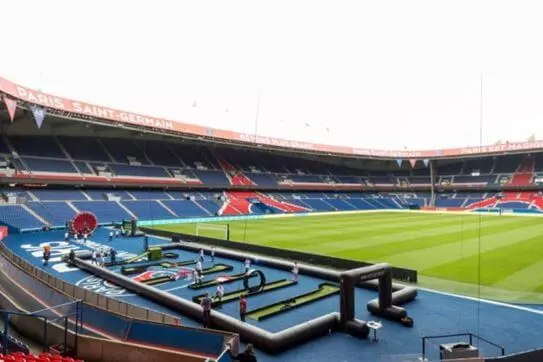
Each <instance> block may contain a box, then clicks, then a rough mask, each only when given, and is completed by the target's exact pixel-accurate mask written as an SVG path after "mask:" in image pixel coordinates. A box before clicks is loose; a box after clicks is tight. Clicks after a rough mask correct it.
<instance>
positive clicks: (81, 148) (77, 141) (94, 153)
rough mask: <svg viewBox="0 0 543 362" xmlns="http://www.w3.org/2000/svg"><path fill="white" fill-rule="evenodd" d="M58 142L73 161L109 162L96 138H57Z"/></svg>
mask: <svg viewBox="0 0 543 362" xmlns="http://www.w3.org/2000/svg"><path fill="white" fill-rule="evenodd" d="M58 141H59V142H60V144H61V145H62V146H63V147H64V149H65V150H66V152H68V153H69V154H70V156H72V158H74V159H77V160H84V161H104V162H111V159H110V158H109V156H108V155H107V153H106V151H105V150H104V149H103V147H102V145H101V144H100V142H98V140H97V139H96V138H92V137H58Z"/></svg>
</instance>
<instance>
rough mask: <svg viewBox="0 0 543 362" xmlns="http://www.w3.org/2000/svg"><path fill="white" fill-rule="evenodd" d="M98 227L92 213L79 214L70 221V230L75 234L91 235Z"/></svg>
mask: <svg viewBox="0 0 543 362" xmlns="http://www.w3.org/2000/svg"><path fill="white" fill-rule="evenodd" d="M97 226H98V219H97V218H96V216H95V215H94V214H93V213H92V212H86V211H84V212H80V213H79V214H77V215H75V216H74V218H73V219H72V230H73V232H74V233H75V234H79V235H82V234H87V235H88V234H92V233H93V232H94V230H96V227H97Z"/></svg>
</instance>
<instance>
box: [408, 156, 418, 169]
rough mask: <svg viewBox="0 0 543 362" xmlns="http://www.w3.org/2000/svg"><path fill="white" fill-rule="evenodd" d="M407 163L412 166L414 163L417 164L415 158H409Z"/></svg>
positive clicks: (413, 166)
mask: <svg viewBox="0 0 543 362" xmlns="http://www.w3.org/2000/svg"><path fill="white" fill-rule="evenodd" d="M409 164H410V165H411V167H412V168H415V165H416V164H417V160H415V159H414V158H412V159H410V160H409Z"/></svg>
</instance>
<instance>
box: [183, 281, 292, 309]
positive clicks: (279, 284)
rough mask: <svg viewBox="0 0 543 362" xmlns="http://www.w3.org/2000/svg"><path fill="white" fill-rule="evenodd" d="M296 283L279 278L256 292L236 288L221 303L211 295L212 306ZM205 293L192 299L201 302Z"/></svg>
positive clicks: (224, 296)
mask: <svg viewBox="0 0 543 362" xmlns="http://www.w3.org/2000/svg"><path fill="white" fill-rule="evenodd" d="M295 284H298V282H296V281H293V280H287V279H281V280H277V281H275V282H271V283H266V284H265V285H264V288H262V289H261V290H259V291H256V292H252V293H249V292H248V291H247V289H245V288H243V289H238V290H234V291H232V292H229V293H225V294H224V295H223V297H222V299H221V302H220V303H219V298H217V297H215V296H212V297H211V301H212V306H213V307H216V306H218V305H221V304H225V303H228V302H231V301H234V300H238V299H239V297H240V296H241V295H243V294H245V295H247V296H249V297H250V296H252V295H258V294H264V293H268V292H272V291H274V290H277V289H282V288H286V287H290V286H292V285H295ZM204 295H205V294H200V295H197V296H195V297H193V298H192V301H193V302H195V303H198V304H199V303H200V302H201V301H202V298H203V297H204Z"/></svg>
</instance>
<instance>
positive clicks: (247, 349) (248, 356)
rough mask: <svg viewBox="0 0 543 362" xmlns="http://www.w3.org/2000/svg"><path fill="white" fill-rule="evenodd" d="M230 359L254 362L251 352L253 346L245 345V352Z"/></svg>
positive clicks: (254, 356)
mask: <svg viewBox="0 0 543 362" xmlns="http://www.w3.org/2000/svg"><path fill="white" fill-rule="evenodd" d="M232 357H233V359H234V360H236V361H239V362H256V355H255V353H254V351H253V345H252V344H250V343H249V344H248V345H247V347H245V351H244V352H243V353H240V354H238V355H237V356H232Z"/></svg>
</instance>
